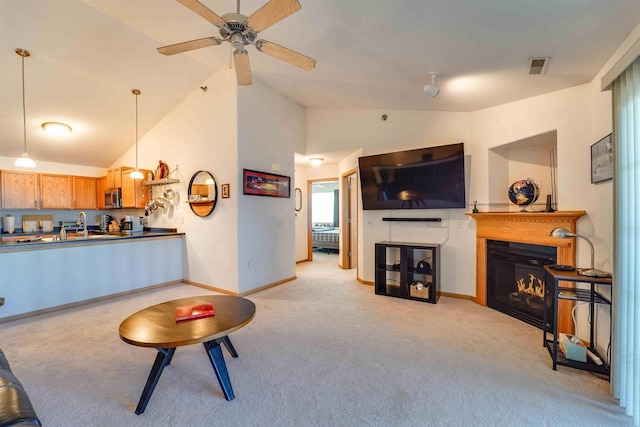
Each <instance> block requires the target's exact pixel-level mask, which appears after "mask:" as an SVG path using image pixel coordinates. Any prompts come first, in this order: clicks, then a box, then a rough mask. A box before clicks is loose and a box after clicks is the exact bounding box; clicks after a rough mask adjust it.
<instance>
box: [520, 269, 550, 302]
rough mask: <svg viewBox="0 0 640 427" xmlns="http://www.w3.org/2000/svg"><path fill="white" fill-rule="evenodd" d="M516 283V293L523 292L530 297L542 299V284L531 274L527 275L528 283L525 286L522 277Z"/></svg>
mask: <svg viewBox="0 0 640 427" xmlns="http://www.w3.org/2000/svg"><path fill="white" fill-rule="evenodd" d="M536 281H537V284H536ZM516 283H517V284H518V292H524V293H527V294H530V295H535V296H537V297H540V298H544V282H543V281H542V280H540V279H538V278H537V277H536V276H534V275H533V274H531V273H529V283H526V284H525V283H524V278H522V277H521V278H520V279H518V280H517V281H516Z"/></svg>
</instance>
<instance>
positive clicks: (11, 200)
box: [0, 171, 38, 209]
mask: <svg viewBox="0 0 640 427" xmlns="http://www.w3.org/2000/svg"><path fill="white" fill-rule="evenodd" d="M0 181H2V209H38V174H36V173H33V172H18V171H0Z"/></svg>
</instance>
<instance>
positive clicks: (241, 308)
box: [120, 295, 256, 415]
mask: <svg viewBox="0 0 640 427" xmlns="http://www.w3.org/2000/svg"><path fill="white" fill-rule="evenodd" d="M205 302H210V303H211V304H212V305H213V309H214V311H215V315H214V316H213V317H205V318H202V319H193V320H185V321H181V322H177V321H176V316H175V311H176V307H180V306H185V305H193V304H201V303H205ZM255 313H256V306H255V304H254V303H252V302H251V301H249V300H248V299H245V298H241V297H234V296H227V295H204V296H199V297H189V298H181V299H177V300H173V301H167V302H163V303H160V304H156V305H153V306H151V307H147V308H145V309H143V310H140V311H138V312H137V313H134V314H132V315H131V316H129V317H127V318H126V319H125V320H124V321H123V322H122V323H121V324H120V338H121V339H122V340H123V341H124V342H126V343H128V344H132V345H136V346H140V347H153V348H156V349H157V350H158V354H157V356H156V360H155V362H154V363H153V367H152V368H151V372H150V373H149V378H148V379H147V384H146V385H145V387H144V391H143V392H142V396H141V397H140V401H139V402H138V406H137V407H136V414H138V415H140V414H141V413H143V412H144V410H145V408H146V407H147V403H149V399H150V398H151V394H152V393H153V390H154V389H155V387H156V384H157V383H158V380H159V379H160V375H161V374H162V371H163V370H164V368H165V366H168V365H169V364H170V363H171V359H172V358H173V354H174V353H175V351H176V347H180V346H184V345H191V344H198V343H203V344H204V348H205V350H206V351H207V354H208V355H209V360H210V361H211V366H213V370H214V372H215V374H216V377H217V378H218V381H219V382H220V387H221V388H222V391H223V392H224V396H225V398H226V399H227V400H232V399H233V398H234V395H233V389H232V388H231V381H230V380H229V374H228V372H227V366H226V364H225V363H224V357H223V356H222V349H221V348H220V344H224V345H225V347H226V348H227V350H228V351H229V353H231V356H233V357H238V353H237V352H236V350H235V348H234V347H233V345H232V344H231V340H230V339H229V337H228V335H229V334H230V333H232V332H234V331H237V330H238V329H240V328H242V327H243V326H244V325H246V324H247V323H249V322H250V321H251V320H252V319H253V316H254V315H255Z"/></svg>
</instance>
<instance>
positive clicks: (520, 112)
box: [471, 82, 613, 270]
mask: <svg viewBox="0 0 640 427" xmlns="http://www.w3.org/2000/svg"><path fill="white" fill-rule="evenodd" d="M610 103H611V98H610V94H609V93H608V92H607V93H602V92H600V89H599V85H598V84H597V82H592V83H589V84H585V85H581V86H577V87H574V88H570V89H566V90H563V91H558V92H554V93H550V94H548V95H543V96H538V97H535V98H530V99H527V100H523V101H519V102H514V103H511V104H507V105H501V106H498V107H495V108H490V109H486V110H482V111H477V112H475V113H473V115H472V121H473V136H474V144H473V146H472V151H473V157H474V159H476V158H477V159H478V160H480V161H479V162H476V163H479V164H480V165H482V164H487V157H488V152H489V149H491V148H493V147H497V146H500V145H503V144H507V143H509V142H512V141H518V140H521V139H525V138H528V137H530V136H533V135H539V134H542V133H546V132H548V131H549V130H555V131H556V132H557V150H558V209H559V210H585V211H587V215H586V216H585V217H583V218H582V219H580V220H579V221H578V232H579V233H581V234H584V235H586V236H588V237H590V238H592V241H593V244H594V246H595V247H596V253H597V257H596V264H597V267H598V268H603V269H605V270H611V259H612V239H613V228H612V224H613V222H612V221H613V216H612V214H613V199H612V182H611V181H609V182H605V183H602V184H596V185H594V184H591V163H590V161H591V149H590V147H591V145H592V144H593V143H595V142H596V141H598V140H599V139H601V138H602V137H604V136H605V135H607V134H609V133H610V132H611V113H610ZM607 108H608V110H609V114H601V113H600V112H601V111H602V110H603V109H607ZM488 178H489V173H488V171H487V170H486V169H485V168H484V167H481V168H476V169H472V176H471V181H472V182H473V183H474V184H475V185H474V186H472V189H471V191H472V197H474V198H477V199H478V200H488V199H489V186H488V185H487V183H488V182H489V181H488ZM607 188H608V191H607V190H606V189H607ZM602 190H604V191H602ZM505 194H506V193H505ZM590 257H591V251H590V249H589V247H588V246H587V245H586V243H585V242H580V241H579V242H578V264H579V265H588V264H589V262H590Z"/></svg>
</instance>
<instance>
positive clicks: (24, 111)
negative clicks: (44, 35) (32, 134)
mask: <svg viewBox="0 0 640 427" xmlns="http://www.w3.org/2000/svg"><path fill="white" fill-rule="evenodd" d="M20 56H22V132H23V139H24V152H25V153H26V152H27V107H26V103H25V100H24V56H23V55H20Z"/></svg>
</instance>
